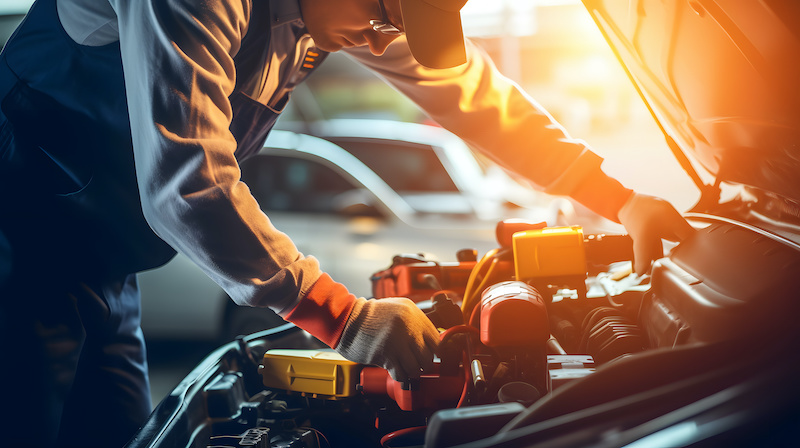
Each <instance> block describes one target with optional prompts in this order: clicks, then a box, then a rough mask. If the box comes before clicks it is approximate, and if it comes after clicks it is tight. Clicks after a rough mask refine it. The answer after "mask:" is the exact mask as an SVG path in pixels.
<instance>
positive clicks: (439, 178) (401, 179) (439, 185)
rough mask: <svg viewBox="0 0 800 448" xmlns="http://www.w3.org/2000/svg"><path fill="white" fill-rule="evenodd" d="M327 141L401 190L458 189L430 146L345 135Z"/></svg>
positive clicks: (437, 190) (398, 190)
mask: <svg viewBox="0 0 800 448" xmlns="http://www.w3.org/2000/svg"><path fill="white" fill-rule="evenodd" d="M327 140H330V141H332V142H333V143H336V144H337V145H339V146H341V147H342V148H344V149H345V150H346V151H347V152H349V153H350V154H353V155H354V156H356V157H357V158H358V159H359V160H361V162H363V163H364V164H365V165H367V166H368V167H370V168H371V169H372V170H373V171H375V173H377V174H378V176H380V177H381V178H382V179H383V180H384V181H385V182H386V183H387V184H389V186H390V187H392V189H393V190H394V191H397V192H398V193H410V192H457V191H458V188H457V187H456V185H455V183H454V182H453V179H452V178H451V177H450V175H449V174H448V173H447V170H445V168H444V166H443V165H442V162H441V161H440V160H439V157H437V155H436V153H435V152H434V151H433V149H432V148H431V147H430V146H428V145H420V144H415V143H408V142H400V141H396V140H372V139H352V138H343V137H331V138H327Z"/></svg>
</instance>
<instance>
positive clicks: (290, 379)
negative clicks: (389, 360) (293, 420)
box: [258, 349, 361, 399]
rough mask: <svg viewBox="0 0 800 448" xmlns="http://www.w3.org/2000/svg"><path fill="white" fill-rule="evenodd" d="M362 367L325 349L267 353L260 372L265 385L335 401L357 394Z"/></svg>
mask: <svg viewBox="0 0 800 448" xmlns="http://www.w3.org/2000/svg"><path fill="white" fill-rule="evenodd" d="M360 370H361V364H358V363H355V362H352V361H348V360H347V359H345V358H344V357H342V356H341V355H340V354H338V353H336V352H333V351H326V350H288V349H275V350H269V351H267V353H265V354H264V358H263V360H262V363H261V366H259V369H258V371H259V373H260V374H261V377H262V381H263V382H264V386H266V387H270V388H275V389H285V390H289V391H294V392H302V393H306V394H312V395H313V396H316V397H317V398H329V399H336V398H342V397H349V396H352V395H355V393H356V383H357V382H358V376H359V373H360Z"/></svg>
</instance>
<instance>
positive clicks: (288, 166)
mask: <svg viewBox="0 0 800 448" xmlns="http://www.w3.org/2000/svg"><path fill="white" fill-rule="evenodd" d="M242 180H243V181H244V182H245V183H246V184H247V185H248V186H249V187H250V190H251V191H252V193H253V196H254V197H255V198H256V200H257V201H258V203H259V204H260V205H261V208H262V209H263V210H271V211H285V212H303V213H336V212H337V210H336V201H335V198H336V197H337V196H339V195H341V194H342V193H344V192H348V191H351V190H356V189H358V187H357V186H355V185H353V183H351V182H350V181H349V180H348V179H346V178H344V177H343V176H342V175H341V174H339V173H338V172H336V171H334V170H333V169H331V168H330V167H328V166H325V165H323V164H321V163H318V162H316V161H312V160H305V159H298V158H292V157H282V156H276V155H259V156H256V157H253V158H252V159H250V160H248V161H246V162H244V163H243V164H242Z"/></svg>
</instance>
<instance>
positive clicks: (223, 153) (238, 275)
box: [112, 0, 321, 313]
mask: <svg viewBox="0 0 800 448" xmlns="http://www.w3.org/2000/svg"><path fill="white" fill-rule="evenodd" d="M112 5H113V6H114V9H115V11H116V13H117V16H118V22H119V35H120V47H121V53H122V62H123V68H124V73H125V83H126V90H127V94H128V108H129V111H130V122H131V130H132V137H133V147H134V156H135V163H136V175H137V179H138V182H139V190H140V195H141V199H142V208H143V211H144V215H145V217H146V219H147V221H148V223H149V224H150V226H151V227H152V229H153V230H154V231H155V232H156V234H158V235H159V236H160V237H161V238H162V239H163V240H164V241H166V242H167V243H168V244H170V245H171V246H172V247H174V248H175V249H176V250H178V251H179V252H181V253H183V254H185V255H186V256H188V257H189V258H190V259H191V260H192V261H193V262H194V263H196V264H197V265H198V266H200V268H201V269H202V270H203V271H204V272H205V273H206V274H207V275H209V276H210V277H211V278H212V279H213V280H214V281H215V282H216V283H218V284H219V285H220V286H221V287H222V288H223V289H224V290H225V291H226V292H227V293H228V294H229V295H230V297H231V298H232V299H233V300H234V301H235V302H236V303H238V304H243V305H251V306H270V307H271V308H273V309H274V310H276V311H278V312H284V313H285V312H288V311H289V310H291V309H292V308H293V307H294V306H295V305H296V304H297V302H298V300H299V299H300V298H301V297H302V296H303V295H304V294H305V293H306V292H307V291H308V290H309V289H310V288H311V286H312V285H313V284H314V283H315V282H316V280H317V279H318V278H319V276H320V274H321V273H320V270H319V267H318V264H317V261H316V260H315V259H313V258H311V257H305V256H303V255H302V254H300V253H299V252H298V251H297V249H296V248H295V246H294V244H293V243H292V241H291V240H290V239H289V238H288V237H287V236H286V235H285V234H283V233H281V232H280V231H278V230H277V229H275V227H274V226H272V224H271V223H270V221H269V219H267V217H266V216H265V215H264V213H262V211H261V210H260V208H259V206H258V204H257V203H256V201H255V199H254V198H253V196H252V195H251V194H250V191H249V189H248V188H247V186H246V185H245V184H244V183H242V182H241V181H240V180H239V179H240V171H239V166H238V164H237V162H236V159H235V158H234V151H235V150H236V141H235V140H234V138H233V136H232V134H231V132H230V131H229V126H230V121H231V118H232V112H231V106H230V103H229V100H228V97H229V95H230V94H231V92H232V91H233V88H234V85H235V81H236V73H235V67H234V64H233V56H234V55H235V54H236V52H237V51H238V50H239V45H240V43H241V39H242V37H243V36H244V34H245V32H246V30H247V25H248V21H249V14H250V2H249V1H246V0H237V1H230V0H218V1H213V0H212V1H204V2H196V1H191V0H172V1H166V2H165V1H158V0H112Z"/></svg>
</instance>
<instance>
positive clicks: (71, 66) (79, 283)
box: [0, 0, 308, 447]
mask: <svg viewBox="0 0 800 448" xmlns="http://www.w3.org/2000/svg"><path fill="white" fill-rule="evenodd" d="M55 2H56V0H38V1H37V2H36V3H35V4H34V5H33V7H32V9H31V11H30V12H29V14H28V15H27V16H26V18H25V20H24V21H23V23H22V24H21V25H20V27H19V28H18V29H17V31H16V32H15V34H14V35H13V36H12V37H11V39H10V40H9V42H8V44H7V45H6V47H5V48H4V49H3V53H2V58H0V59H1V60H0V341H1V342H0V347H2V351H0V354H1V355H2V356H3V362H2V364H3V368H1V369H0V371H1V372H2V373H0V380H2V381H1V382H0V384H2V385H3V387H4V389H5V390H4V392H3V400H2V403H3V411H4V417H3V418H2V419H0V422H2V423H0V434H2V436H0V437H1V438H2V440H3V444H6V443H8V445H7V446H31V445H32V446H56V445H60V446H102V447H113V446H122V445H123V444H124V443H125V442H126V441H127V440H128V438H129V437H130V436H131V435H132V434H133V433H134V432H135V430H136V429H137V428H138V426H139V425H140V424H141V423H142V422H143V421H144V420H145V418H146V417H147V416H148V415H149V413H150V409H151V407H150V397H149V383H148V379H147V364H146V357H145V350H144V341H143V337H142V332H141V329H140V326H139V319H140V301H139V293H138V288H137V285H136V277H135V273H136V272H138V271H141V270H144V269H150V268H154V267H157V266H159V265H161V264H163V263H165V262H167V261H168V260H169V259H170V258H171V257H172V256H173V254H174V251H173V250H172V248H170V247H169V246H168V245H167V244H166V243H164V242H163V241H162V240H161V239H159V238H158V237H157V236H156V235H155V234H153V233H152V231H151V230H150V228H149V226H148V225H147V223H146V222H145V220H144V218H143V216H142V211H141V204H140V202H139V194H138V189H137V186H136V176H135V171H134V168H133V149H132V143H131V129H130V123H129V120H128V111H127V102H126V97H125V91H124V86H123V72H122V64H121V59H120V53H119V52H120V50H119V48H120V47H119V44H118V42H117V43H112V44H108V45H105V46H100V47H87V46H81V45H78V44H76V43H75V42H74V41H73V40H72V39H70V37H69V36H68V35H67V34H66V32H65V31H64V30H63V28H62V27H61V25H60V23H59V21H58V17H57V14H56V8H55ZM289 3H290V4H294V2H289ZM276 4H277V3H276ZM283 4H286V2H284V3H283ZM269 8H270V5H269V3H268V2H267V1H255V2H254V5H253V11H252V15H251V17H252V22H251V24H250V26H249V28H248V30H249V32H248V35H247V36H245V38H244V40H243V42H242V47H241V50H240V52H239V53H238V54H237V55H236V57H235V59H234V61H235V63H236V66H237V79H238V80H239V82H238V83H237V86H238V85H239V84H242V85H247V84H246V83H243V82H242V81H243V80H247V79H250V78H252V77H253V76H256V77H260V76H265V73H266V70H268V68H267V67H263V66H261V65H259V64H261V63H262V62H261V61H265V60H270V58H269V57H265V55H264V52H267V51H272V52H274V51H276V50H275V49H274V48H272V47H271V46H270V29H271V26H272V24H273V23H275V20H274V19H275V17H274V16H275V11H274V10H275V9H277V8H275V7H274V6H273V8H272V11H271V12H272V14H270V9H269ZM288 14H289V15H291V16H293V17H295V18H298V17H299V11H297V10H295V11H289V12H288ZM284 18H285V17H283V18H282V19H284ZM279 22H280V23H282V24H284V23H286V21H285V20H281V21H279ZM282 26H285V25H282ZM292 26H295V27H296V28H297V31H296V32H297V33H298V35H299V33H302V32H303V30H302V23H300V24H299V25H297V22H295V25H292ZM299 75H300V76H296V77H293V78H292V79H291V80H287V81H285V82H284V85H282V86H281V87H282V91H283V92H287V93H285V94H283V95H284V96H285V98H282V101H281V105H283V104H285V100H286V99H288V92H289V91H291V89H292V88H293V87H294V85H296V84H297V83H299V82H301V81H302V80H303V79H304V78H305V76H307V75H308V73H300V74H299ZM246 93H247V92H241V91H239V89H238V87H237V89H236V91H235V92H234V93H233V94H232V95H231V97H230V100H231V104H232V106H233V110H234V119H233V123H232V124H231V131H232V133H233V134H234V136H235V137H236V138H237V142H238V149H237V152H236V156H237V158H238V159H239V160H241V159H242V158H245V157H247V156H248V155H250V154H253V153H254V152H256V151H257V150H258V149H259V147H260V146H261V144H262V143H263V141H264V139H265V138H266V135H267V133H268V132H269V130H270V129H271V128H272V125H273V124H274V122H275V119H276V118H277V113H276V112H275V111H274V108H267V107H265V106H263V105H261V104H259V103H256V102H254V101H253V100H251V99H249V98H248V97H247V96H246ZM145 149H146V148H145Z"/></svg>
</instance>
